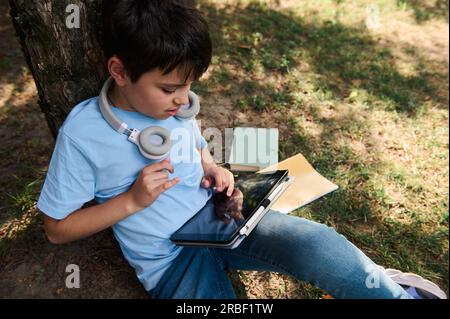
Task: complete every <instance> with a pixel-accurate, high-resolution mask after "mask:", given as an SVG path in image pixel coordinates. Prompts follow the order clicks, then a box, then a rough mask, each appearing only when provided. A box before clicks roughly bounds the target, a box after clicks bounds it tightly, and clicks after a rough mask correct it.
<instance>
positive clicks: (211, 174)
mask: <svg viewBox="0 0 450 319" xmlns="http://www.w3.org/2000/svg"><path fill="white" fill-rule="evenodd" d="M200 185H201V186H202V187H203V188H211V187H216V190H217V191H218V192H223V191H224V190H225V189H226V190H227V196H231V195H232V194H233V190H234V176H233V173H231V172H230V171H229V170H227V169H225V168H223V167H218V166H213V167H211V168H209V169H208V171H206V172H205V176H204V177H203V179H202V182H201V184H200Z"/></svg>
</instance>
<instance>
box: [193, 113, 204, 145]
mask: <svg viewBox="0 0 450 319" xmlns="http://www.w3.org/2000/svg"><path fill="white" fill-rule="evenodd" d="M192 122H193V129H194V136H195V145H196V147H197V148H200V149H204V148H205V147H207V146H208V142H206V139H205V138H204V137H203V135H202V133H201V132H200V127H199V126H198V123H197V120H195V119H194V120H193V121H192Z"/></svg>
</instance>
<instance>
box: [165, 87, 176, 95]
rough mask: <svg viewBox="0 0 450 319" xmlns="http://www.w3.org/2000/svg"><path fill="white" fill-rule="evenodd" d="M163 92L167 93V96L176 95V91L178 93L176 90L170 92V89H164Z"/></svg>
mask: <svg viewBox="0 0 450 319" xmlns="http://www.w3.org/2000/svg"><path fill="white" fill-rule="evenodd" d="M162 90H163V92H164V93H167V94H172V93H175V91H176V90H168V89H164V88H163V89H162Z"/></svg>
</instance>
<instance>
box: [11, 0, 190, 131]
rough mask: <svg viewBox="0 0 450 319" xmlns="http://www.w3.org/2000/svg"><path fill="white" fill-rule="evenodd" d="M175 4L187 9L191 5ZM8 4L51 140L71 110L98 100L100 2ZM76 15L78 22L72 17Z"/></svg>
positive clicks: (102, 68) (102, 75)
mask: <svg viewBox="0 0 450 319" xmlns="http://www.w3.org/2000/svg"><path fill="white" fill-rule="evenodd" d="M106 1H107V0H106ZM179 1H181V2H183V3H184V4H186V5H190V6H195V3H196V2H195V0H179ZM9 3H10V6H11V17H12V19H13V24H14V27H15V29H16V33H17V36H18V37H19V41H20V43H21V46H22V50H23V53H24V55H25V59H26V61H27V64H28V66H29V68H30V70H31V73H32V74H33V77H34V81H35V82H36V87H37V90H38V94H39V106H40V108H41V110H42V112H44V114H45V117H46V120H47V123H48V126H49V128H50V131H51V133H52V135H53V137H54V138H56V136H57V135H58V129H59V127H60V126H61V125H62V123H63V122H64V119H65V118H66V116H67V114H68V113H69V112H70V110H71V109H72V108H73V107H74V106H75V105H76V104H78V103H79V102H81V101H83V100H85V99H87V98H90V97H93V96H96V95H98V93H99V90H100V88H101V86H102V84H103V81H104V80H105V79H106V77H107V75H108V74H107V70H106V62H105V61H104V58H103V52H102V51H101V49H100V44H101V34H100V33H101V4H102V1H101V0H9ZM77 10H78V12H79V19H77V17H76V15H74V14H76V13H77ZM76 22H79V23H78V25H77V24H76ZM68 23H69V24H68Z"/></svg>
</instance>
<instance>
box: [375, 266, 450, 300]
mask: <svg viewBox="0 0 450 319" xmlns="http://www.w3.org/2000/svg"><path fill="white" fill-rule="evenodd" d="M379 267H380V268H381V269H383V270H384V272H385V273H386V274H387V275H388V276H389V277H390V278H391V279H392V280H393V281H394V282H396V283H397V284H399V285H400V286H402V287H403V289H405V290H406V292H408V293H409V294H410V295H411V296H413V297H414V298H416V299H447V295H446V294H445V292H444V291H443V290H442V289H441V288H439V286H438V285H436V284H435V283H433V282H431V281H429V280H427V279H425V278H423V277H421V276H419V275H416V274H413V273H409V272H402V271H400V270H397V269H390V268H389V269H384V268H383V267H381V266H379Z"/></svg>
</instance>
